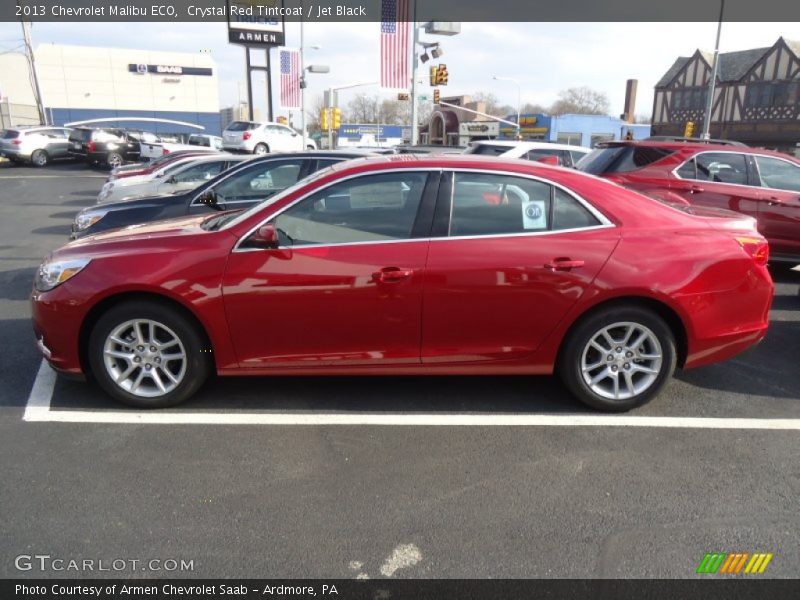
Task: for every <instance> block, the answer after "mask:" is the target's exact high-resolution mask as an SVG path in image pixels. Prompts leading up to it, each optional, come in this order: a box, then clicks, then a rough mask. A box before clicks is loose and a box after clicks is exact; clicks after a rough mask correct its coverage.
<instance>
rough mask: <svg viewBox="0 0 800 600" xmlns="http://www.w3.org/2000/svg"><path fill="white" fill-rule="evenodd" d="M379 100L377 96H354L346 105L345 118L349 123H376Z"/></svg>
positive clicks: (362, 94) (363, 94) (360, 94)
mask: <svg viewBox="0 0 800 600" xmlns="http://www.w3.org/2000/svg"><path fill="white" fill-rule="evenodd" d="M379 108H380V98H379V96H378V95H374V96H368V95H367V94H365V93H363V92H362V93H359V94H356V96H355V97H354V98H353V99H352V100H350V102H348V103H347V113H346V114H347V117H346V120H347V121H348V122H349V123H377V121H378V110H379Z"/></svg>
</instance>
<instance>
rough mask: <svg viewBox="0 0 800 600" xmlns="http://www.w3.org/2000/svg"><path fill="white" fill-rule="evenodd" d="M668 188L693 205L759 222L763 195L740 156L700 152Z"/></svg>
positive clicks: (677, 172)
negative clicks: (748, 217)
mask: <svg viewBox="0 0 800 600" xmlns="http://www.w3.org/2000/svg"><path fill="white" fill-rule="evenodd" d="M675 175H676V178H675V179H673V180H672V181H671V182H670V185H669V188H670V190H671V191H673V192H675V193H677V194H678V195H679V196H681V197H682V198H684V199H685V200H686V201H688V202H689V203H690V204H696V205H698V206H708V207H711V208H725V209H728V210H734V211H736V212H740V213H744V214H746V215H750V216H751V217H753V218H756V219H757V218H758V206H759V203H760V197H759V196H760V192H759V190H758V188H756V187H754V186H751V185H749V183H751V182H750V181H749V179H748V174H747V160H746V158H745V155H744V154H741V153H739V152H701V153H699V154H697V155H695V156H694V158H692V159H691V160H689V161H688V162H685V163H684V164H683V165H681V167H680V168H678V169H677V170H676V171H675Z"/></svg>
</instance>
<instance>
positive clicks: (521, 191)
mask: <svg viewBox="0 0 800 600" xmlns="http://www.w3.org/2000/svg"><path fill="white" fill-rule="evenodd" d="M599 224H600V221H598V219H597V218H596V217H595V216H594V215H593V214H592V213H591V212H589V211H588V210H587V209H586V208H585V207H584V206H583V205H582V204H581V203H580V202H579V201H578V200H577V199H575V198H573V197H572V196H571V195H569V194H567V193H566V192H563V191H562V190H559V189H557V188H555V187H554V186H551V185H550V184H547V183H544V182H542V181H536V180H533V179H527V178H523V177H514V176H509V175H491V174H486V173H456V174H455V177H454V180H453V202H452V208H451V217H450V236H453V237H456V236H475V235H502V234H519V233H537V232H543V231H552V230H561V229H574V228H580V227H592V226H596V225H599Z"/></svg>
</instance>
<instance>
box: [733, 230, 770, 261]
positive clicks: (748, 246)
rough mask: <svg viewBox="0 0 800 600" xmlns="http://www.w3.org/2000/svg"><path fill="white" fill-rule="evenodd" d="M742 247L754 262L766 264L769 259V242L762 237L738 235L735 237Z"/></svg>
mask: <svg viewBox="0 0 800 600" xmlns="http://www.w3.org/2000/svg"><path fill="white" fill-rule="evenodd" d="M736 241H737V242H739V245H740V246H741V247H742V249H743V250H744V251H745V252H747V253H748V254H749V255H750V258H752V259H753V260H754V261H755V262H756V264H758V265H766V264H767V261H768V260H769V243H768V242H767V240H765V239H763V238H757V237H750V236H746V235H745V236H739V237H737V238H736Z"/></svg>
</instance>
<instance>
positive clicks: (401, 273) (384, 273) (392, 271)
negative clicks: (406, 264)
mask: <svg viewBox="0 0 800 600" xmlns="http://www.w3.org/2000/svg"><path fill="white" fill-rule="evenodd" d="M413 274H414V271H413V270H412V269H401V268H400V267H384V268H383V269H381V270H380V271H376V272H375V273H373V274H372V281H375V282H377V283H395V282H397V281H403V280H404V279H408V278H409V277H411V276H412V275H413Z"/></svg>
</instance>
